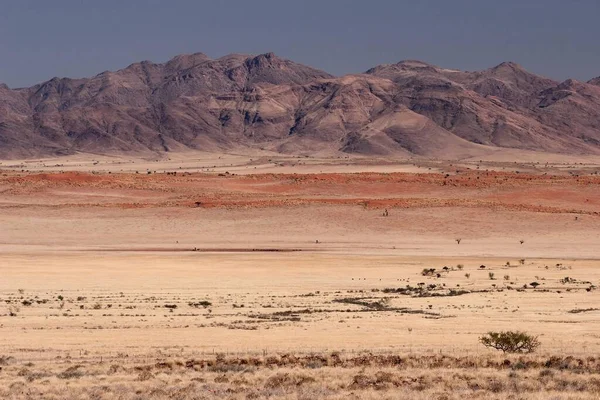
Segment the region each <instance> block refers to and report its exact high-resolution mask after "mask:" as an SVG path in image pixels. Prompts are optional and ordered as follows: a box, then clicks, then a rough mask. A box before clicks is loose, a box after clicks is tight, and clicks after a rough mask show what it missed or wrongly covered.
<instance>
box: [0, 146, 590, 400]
mask: <svg viewBox="0 0 600 400" xmlns="http://www.w3.org/2000/svg"><path fill="white" fill-rule="evenodd" d="M518 160H519V161H514V160H508V159H505V158H503V156H501V155H499V156H498V157H496V158H494V157H489V158H488V159H487V160H474V159H466V160H462V161H454V162H451V161H436V160H422V159H409V160H404V161H398V160H386V159H366V158H359V157H354V156H353V157H338V158H315V157H291V156H290V157H283V156H275V155H272V156H269V155H257V156H254V157H249V156H244V155H236V156H232V155H225V154H223V155H208V154H186V155H180V156H178V157H175V156H174V157H173V158H172V159H171V158H165V157H162V158H156V159H153V158H145V159H133V158H127V157H106V156H97V157H96V156H94V157H92V156H89V155H86V156H71V157H61V158H56V159H45V160H27V161H14V160H13V161H3V162H2V163H1V164H0V397H2V398H7V399H20V398H28V399H37V398H44V399H63V398H69V399H70V398H73V399H161V398H172V399H196V398H198V399H204V398H206V399H213V398H219V399H220V398H223V399H225V398H227V399H229V398H232V399H246V398H254V399H262V398H270V399H280V398H281V399H283V398H294V399H320V398H331V399H338V398H339V399H341V398H353V399H363V398H365V399H370V398H389V399H397V398H408V399H413V398H414V399H455V398H456V399H458V398H461V399H471V398H472V399H479V398H486V399H595V398H600V288H599V286H600V175H599V171H600V164H599V163H600V160H597V159H594V158H589V159H585V160H584V159H577V160H575V159H572V158H568V157H559V156H556V157H554V158H552V157H545V158H539V157H538V158H536V156H535V155H531V154H523V155H520V156H519V157H518ZM501 330H521V331H525V332H528V333H530V334H532V335H536V336H538V338H539V340H540V342H541V346H540V348H539V349H538V350H537V351H536V352H535V353H533V354H527V355H510V354H503V353H502V352H498V351H495V350H491V349H487V348H485V347H484V346H482V345H481V343H479V338H480V337H481V336H482V335H483V334H485V333H486V332H488V331H501Z"/></svg>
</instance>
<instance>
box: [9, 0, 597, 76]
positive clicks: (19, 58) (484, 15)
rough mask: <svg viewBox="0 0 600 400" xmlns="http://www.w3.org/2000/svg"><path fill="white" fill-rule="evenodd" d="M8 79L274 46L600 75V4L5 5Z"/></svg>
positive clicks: (433, 0) (358, 57)
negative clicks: (505, 63)
mask: <svg viewBox="0 0 600 400" xmlns="http://www.w3.org/2000/svg"><path fill="white" fill-rule="evenodd" d="M0 6H1V7H2V8H1V10H2V11H1V12H0V56H1V60H2V61H1V62H0V82H4V83H6V84H8V85H9V86H11V87H20V86H30V85H33V84H35V83H38V82H41V81H44V80H47V79H50V78H52V77H54V76H61V77H62V76H68V77H84V76H91V75H95V74H97V73H99V72H102V71H105V70H115V69H119V68H123V67H125V66H127V65H129V64H131V63H132V62H136V61H141V60H151V61H155V62H163V61H166V60H168V59H169V58H171V57H173V56H175V55H177V54H181V53H192V52H203V53H206V54H207V55H209V56H211V57H215V58H216V57H220V56H223V55H225V54H229V53H263V52H268V51H273V52H275V53H276V54H278V55H280V56H282V57H285V58H289V59H292V60H294V61H297V62H300V63H303V64H307V65H311V66H314V67H317V68H321V69H324V70H326V71H328V72H330V73H333V74H335V75H343V74H347V73H356V72H363V71H365V70H367V69H368V68H370V67H373V66H375V65H378V64H382V63H392V62H397V61H400V60H404V59H419V60H423V61H426V62H430V63H433V64H437V65H440V66H444V67H448V68H458V69H464V70H476V69H483V68H487V67H491V66H494V65H496V64H499V63H500V62H502V61H515V62H517V63H519V64H521V65H523V66H524V67H525V68H527V69H529V70H530V71H532V72H535V73H538V74H541V75H544V76H548V77H550V78H554V79H557V80H563V79H566V78H569V77H571V78H575V79H579V80H588V79H591V78H593V77H596V76H599V75H600V41H599V40H598V38H600V23H598V18H599V17H600V1H598V0H560V1H559V0H539V1H535V0H520V1H516V0H503V1H499V0H495V1H492V0H445V1H442V0H418V1H417V0H413V1H401V0H395V1H394V0H369V1H366V0H365V1H355V0H345V1H344V0H320V1H314V0H302V1H300V0H296V1H286V0H277V1H276V0H252V1H250V0H244V1H237V0H229V1H220V0H210V1H208V0H207V1H202V0H197V1H188V0H169V1H166V0H164V1H158V0H145V1H142V0H128V1H126V0H120V1H114V0H102V1H83V0H79V1H75V0H55V1H47V0H39V1H32V0H18V1H17V0H0Z"/></svg>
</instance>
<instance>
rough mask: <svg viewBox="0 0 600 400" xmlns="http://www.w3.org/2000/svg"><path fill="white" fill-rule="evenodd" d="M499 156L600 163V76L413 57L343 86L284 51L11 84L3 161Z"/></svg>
mask: <svg viewBox="0 0 600 400" xmlns="http://www.w3.org/2000/svg"><path fill="white" fill-rule="evenodd" d="M490 147H504V148H515V149H526V150H535V151H545V152H553V153H565V154H600V77H598V78H595V79H592V80H590V81H589V82H587V83H585V82H579V81H576V80H573V79H568V80H566V81H564V82H557V81H554V80H551V79H547V78H544V77H541V76H537V75H535V74H532V73H530V72H528V71H526V70H525V69H523V68H522V67H521V66H519V65H518V64H515V63H512V62H505V63H502V64H500V65H498V66H495V67H493V68H490V69H486V70H483V71H475V72H465V71H458V70H453V69H445V68H441V67H437V66H434V65H430V64H427V63H424V62H420V61H412V60H408V61H401V62H399V63H397V64H389V65H380V66H377V67H374V68H372V69H370V70H368V71H366V72H364V73H362V74H355V75H346V76H342V77H335V76H333V75H330V74H328V73H327V72H324V71H320V70H318V69H315V68H311V67H308V66H304V65H301V64H298V63H295V62H293V61H290V60H286V59H283V58H280V57H278V56H276V55H274V54H273V53H267V54H261V55H258V56H248V55H240V54H232V55H228V56H225V57H221V58H218V59H211V58H210V57H208V56H206V55H204V54H202V53H196V54H188V55H180V56H177V57H175V58H173V59H171V60H170V61H168V62H166V63H164V64H157V63H152V62H148V61H143V62H139V63H135V64H132V65H130V66H128V67H127V68H124V69H121V70H119V71H116V72H109V71H107V72H103V73H101V74H99V75H96V76H94V77H92V78H85V79H69V78H54V79H51V80H49V81H47V82H43V83H40V84H38V85H35V86H32V87H29V88H19V89H10V88H9V87H8V86H6V85H0V158H21V157H39V156H51V155H67V154H73V153H76V152H89V153H103V154H111V153H147V152H171V151H181V150H186V149H196V150H202V151H209V152H223V151H238V150H244V151H245V150H252V149H262V150H269V151H275V152H280V153H289V154H339V153H355V154H364V155H386V156H412V155H418V156H425V157H437V158H457V157H465V156H473V155H477V154H479V153H481V151H483V150H484V149H489V148H490Z"/></svg>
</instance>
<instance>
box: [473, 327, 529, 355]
mask: <svg viewBox="0 0 600 400" xmlns="http://www.w3.org/2000/svg"><path fill="white" fill-rule="evenodd" d="M479 341H480V342H481V344H483V345H484V346H485V347H490V348H492V349H496V350H502V352H503V353H532V352H534V351H535V350H536V349H537V348H538V347H539V346H540V344H541V343H540V341H539V340H538V337H537V336H533V335H529V334H527V333H525V332H519V331H506V332H488V333H487V334H485V335H483V336H482V337H480V338H479Z"/></svg>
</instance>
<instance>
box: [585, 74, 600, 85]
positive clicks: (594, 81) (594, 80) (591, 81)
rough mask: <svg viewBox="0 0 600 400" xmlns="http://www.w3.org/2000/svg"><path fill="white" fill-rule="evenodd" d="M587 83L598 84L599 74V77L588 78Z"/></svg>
mask: <svg viewBox="0 0 600 400" xmlns="http://www.w3.org/2000/svg"><path fill="white" fill-rule="evenodd" d="M588 83H589V84H590V85H596V86H600V76H599V77H597V78H594V79H590V80H589V81H588Z"/></svg>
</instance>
